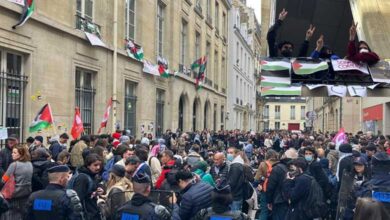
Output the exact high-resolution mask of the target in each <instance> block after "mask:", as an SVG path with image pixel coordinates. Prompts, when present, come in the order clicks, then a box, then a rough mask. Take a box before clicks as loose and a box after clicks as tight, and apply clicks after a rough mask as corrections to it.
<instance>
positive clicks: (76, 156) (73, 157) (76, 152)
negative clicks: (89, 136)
mask: <svg viewBox="0 0 390 220" xmlns="http://www.w3.org/2000/svg"><path fill="white" fill-rule="evenodd" d="M86 148H88V146H87V144H86V143H85V142H84V141H82V140H80V141H79V142H77V144H75V145H74V147H73V149H72V151H71V152H70V163H71V164H72V166H73V167H76V168H77V167H81V166H83V165H84V159H83V155H82V153H83V150H84V149H86Z"/></svg>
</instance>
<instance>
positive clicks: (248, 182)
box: [242, 165, 254, 200]
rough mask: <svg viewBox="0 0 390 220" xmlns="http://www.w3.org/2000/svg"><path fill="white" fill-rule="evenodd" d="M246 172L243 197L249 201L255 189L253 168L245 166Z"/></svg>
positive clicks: (244, 170)
mask: <svg viewBox="0 0 390 220" xmlns="http://www.w3.org/2000/svg"><path fill="white" fill-rule="evenodd" d="M243 172H244V184H243V188H242V195H243V198H244V200H248V199H250V198H251V197H252V195H253V192H254V189H253V186H252V182H253V181H254V177H253V173H252V168H251V167H250V166H247V165H243Z"/></svg>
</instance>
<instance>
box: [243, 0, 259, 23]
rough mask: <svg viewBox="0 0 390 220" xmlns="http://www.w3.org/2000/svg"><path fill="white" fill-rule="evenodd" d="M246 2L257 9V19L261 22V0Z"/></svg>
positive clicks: (247, 0)
mask: <svg viewBox="0 0 390 220" xmlns="http://www.w3.org/2000/svg"><path fill="white" fill-rule="evenodd" d="M246 4H247V5H248V6H249V7H251V8H253V9H255V13H256V17H257V21H258V22H259V23H261V0H246Z"/></svg>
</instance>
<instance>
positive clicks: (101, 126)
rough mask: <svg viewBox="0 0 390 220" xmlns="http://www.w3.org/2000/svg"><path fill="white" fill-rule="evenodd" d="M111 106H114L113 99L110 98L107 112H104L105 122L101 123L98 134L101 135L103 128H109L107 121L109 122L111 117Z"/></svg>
mask: <svg viewBox="0 0 390 220" xmlns="http://www.w3.org/2000/svg"><path fill="white" fill-rule="evenodd" d="M111 106H112V98H110V100H108V103H107V107H106V112H104V116H103V120H102V122H100V128H99V130H98V134H100V132H101V131H102V128H105V127H106V126H107V121H108V118H109V117H110V110H111Z"/></svg>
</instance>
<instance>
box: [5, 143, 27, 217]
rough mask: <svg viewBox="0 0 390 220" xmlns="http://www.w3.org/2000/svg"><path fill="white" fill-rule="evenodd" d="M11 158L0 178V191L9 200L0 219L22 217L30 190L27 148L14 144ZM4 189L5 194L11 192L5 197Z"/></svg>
mask: <svg viewBox="0 0 390 220" xmlns="http://www.w3.org/2000/svg"><path fill="white" fill-rule="evenodd" d="M12 160H13V161H14V162H12V163H11V164H10V165H9V167H8V169H7V171H6V172H5V173H4V175H3V176H2V178H1V188H2V191H1V193H2V196H3V197H4V198H6V199H7V200H8V202H9V210H8V211H6V212H4V213H3V214H2V215H1V217H0V220H8V219H14V220H21V219H23V216H24V215H25V214H26V209H25V206H26V203H27V200H28V197H29V196H30V194H31V192H32V189H31V179H32V175H33V166H32V164H31V162H30V160H31V159H30V154H29V152H28V149H27V148H26V147H25V146H23V145H16V146H15V145H14V146H13V148H12ZM13 181H14V182H13ZM12 188H14V190H12ZM5 191H8V193H7V194H9V193H10V192H11V194H10V195H7V197H5V196H6V194H5ZM12 191H13V192H12Z"/></svg>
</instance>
